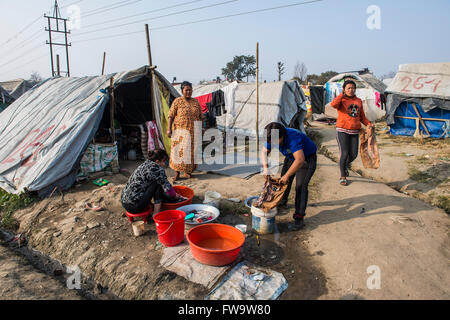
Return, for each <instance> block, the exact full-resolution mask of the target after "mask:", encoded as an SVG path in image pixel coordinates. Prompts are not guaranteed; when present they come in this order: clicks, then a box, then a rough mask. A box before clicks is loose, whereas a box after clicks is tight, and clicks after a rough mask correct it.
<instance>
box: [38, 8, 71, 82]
mask: <svg viewBox="0 0 450 320" xmlns="http://www.w3.org/2000/svg"><path fill="white" fill-rule="evenodd" d="M44 18H47V19H48V28H45V31H48V38H49V41H46V44H48V45H50V61H51V64H52V77H55V76H56V75H58V74H57V72H55V67H54V63H53V46H64V47H66V61H67V71H64V72H65V73H66V75H67V77H70V67H69V47H71V46H72V43H68V42H67V35H68V34H70V31H67V20H68V19H64V18H62V17H61V13H60V12H59V6H58V1H57V0H55V7H54V9H53V16H51V17H50V16H47V15H46V14H44ZM52 20H55V21H56V29H52ZM60 21H62V23H63V25H64V31H63V30H60V28H59V25H60ZM54 32H56V33H63V34H64V39H65V43H56V42H53V41H52V33H54Z"/></svg>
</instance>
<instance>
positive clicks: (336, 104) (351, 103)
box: [331, 93, 370, 130]
mask: <svg viewBox="0 0 450 320" xmlns="http://www.w3.org/2000/svg"><path fill="white" fill-rule="evenodd" d="M331 106H332V107H333V108H335V109H337V111H338V118H337V121H336V128H341V129H346V130H359V129H361V122H362V123H364V125H365V126H368V125H369V124H370V121H369V120H367V118H366V115H365V114H364V109H363V104H362V100H361V99H360V98H358V97H357V96H353V97H348V96H346V95H344V93H341V94H340V95H338V96H337V97H336V98H335V99H334V100H333V101H332V102H331Z"/></svg>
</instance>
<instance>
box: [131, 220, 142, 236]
mask: <svg viewBox="0 0 450 320" xmlns="http://www.w3.org/2000/svg"><path fill="white" fill-rule="evenodd" d="M132 227H133V233H134V235H135V236H136V237H139V236H142V235H143V234H144V232H145V224H144V221H136V222H133V224H132Z"/></svg>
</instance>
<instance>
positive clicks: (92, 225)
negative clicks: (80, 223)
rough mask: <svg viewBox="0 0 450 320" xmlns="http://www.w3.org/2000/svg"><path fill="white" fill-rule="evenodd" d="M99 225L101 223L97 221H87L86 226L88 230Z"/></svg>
mask: <svg viewBox="0 0 450 320" xmlns="http://www.w3.org/2000/svg"><path fill="white" fill-rule="evenodd" d="M100 226H101V225H100V223H98V222H91V223H88V225H87V228H88V230H91V229H94V228H98V227H100Z"/></svg>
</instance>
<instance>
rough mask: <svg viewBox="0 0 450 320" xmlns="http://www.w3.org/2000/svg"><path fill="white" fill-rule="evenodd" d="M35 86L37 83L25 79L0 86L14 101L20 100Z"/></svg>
mask: <svg viewBox="0 0 450 320" xmlns="http://www.w3.org/2000/svg"><path fill="white" fill-rule="evenodd" d="M34 85H35V83H33V82H31V81H28V80H24V79H15V80H10V81H4V82H0V86H2V87H3V88H5V89H6V91H8V93H9V94H10V95H11V96H12V97H13V98H14V99H18V98H19V97H20V96H21V95H22V94H24V93H25V92H27V91H28V90H30V89H31V88H33V86H34Z"/></svg>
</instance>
